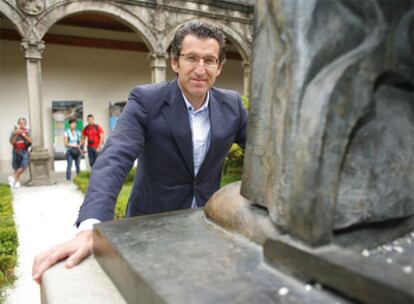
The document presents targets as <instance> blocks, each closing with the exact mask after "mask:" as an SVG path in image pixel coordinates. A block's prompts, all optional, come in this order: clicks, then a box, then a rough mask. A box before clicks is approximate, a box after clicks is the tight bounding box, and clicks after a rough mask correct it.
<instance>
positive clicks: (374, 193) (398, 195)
mask: <svg viewBox="0 0 414 304" xmlns="http://www.w3.org/2000/svg"><path fill="white" fill-rule="evenodd" d="M412 97H413V96H412V94H410V93H408V92H405V91H403V90H398V89H396V88H393V87H381V89H379V90H378V91H377V92H376V94H375V117H372V116H371V117H369V118H367V121H366V122H365V123H363V125H362V126H361V127H360V128H359V129H358V132H356V134H355V136H354V137H353V138H352V140H351V142H350V143H349V147H348V153H347V155H346V157H345V162H344V165H343V170H342V172H341V177H340V180H341V182H340V187H339V191H338V198H337V204H336V208H335V220H334V223H335V227H334V228H343V227H349V226H351V225H353V224H357V223H367V222H378V221H384V220H390V219H394V218H400V217H405V216H407V215H410V214H414V101H413V99H412Z"/></svg>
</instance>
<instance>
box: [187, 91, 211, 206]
mask: <svg viewBox="0 0 414 304" xmlns="http://www.w3.org/2000/svg"><path fill="white" fill-rule="evenodd" d="M183 98H184V101H185V104H186V106H187V109H188V119H189V121H190V128H191V134H192V139H193V162H194V175H195V176H197V173H198V170H199V169H200V166H201V164H202V163H203V160H204V157H205V156H206V153H207V151H208V148H209V146H210V129H211V128H210V114H209V113H210V111H209V109H208V103H209V101H210V94H209V93H208V91H207V96H206V100H205V102H204V104H203V105H202V106H201V107H200V108H199V109H198V110H196V111H194V107H193V106H192V105H191V103H190V102H189V101H188V100H187V98H185V96H184V95H183ZM191 208H197V202H196V198H195V196H193V201H192V203H191Z"/></svg>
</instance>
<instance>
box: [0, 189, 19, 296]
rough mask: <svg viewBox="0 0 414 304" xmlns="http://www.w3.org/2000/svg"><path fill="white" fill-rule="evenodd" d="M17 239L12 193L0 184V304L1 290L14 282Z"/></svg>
mask: <svg viewBox="0 0 414 304" xmlns="http://www.w3.org/2000/svg"><path fill="white" fill-rule="evenodd" d="M17 246H18V238H17V231H16V226H15V223H14V219H13V205H12V193H11V191H10V188H9V186H8V185H5V184H0V303H2V301H3V300H4V299H3V298H2V296H1V295H2V294H3V290H4V288H5V287H6V286H9V285H11V284H12V283H13V282H14V280H15V276H14V268H15V266H16V263H17Z"/></svg>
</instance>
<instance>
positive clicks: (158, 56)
mask: <svg viewBox="0 0 414 304" xmlns="http://www.w3.org/2000/svg"><path fill="white" fill-rule="evenodd" d="M168 57H169V56H168V54H167V53H165V52H153V53H149V55H148V58H149V59H150V60H151V68H166V67H167V59H168Z"/></svg>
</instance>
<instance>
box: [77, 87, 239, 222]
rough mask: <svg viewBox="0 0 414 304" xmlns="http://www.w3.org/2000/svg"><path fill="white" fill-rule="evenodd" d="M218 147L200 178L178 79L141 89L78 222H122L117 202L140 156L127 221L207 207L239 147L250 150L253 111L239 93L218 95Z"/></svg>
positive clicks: (214, 106)
mask: <svg viewBox="0 0 414 304" xmlns="http://www.w3.org/2000/svg"><path fill="white" fill-rule="evenodd" d="M209 92H210V102H209V113H210V125H211V141H210V146H209V150H208V151H207V153H206V156H205V158H204V161H203V163H202V165H201V167H200V169H199V171H198V174H197V176H194V165H193V147H192V139H191V128H190V122H189V118H188V113H187V108H186V105H185V102H184V99H183V97H182V93H181V91H180V89H179V87H178V84H177V80H175V81H172V82H162V83H158V84H150V85H143V86H137V87H135V88H134V89H133V90H132V91H131V93H130V95H129V98H128V102H127V104H126V106H125V108H124V110H123V112H122V115H121V117H120V118H119V119H118V121H117V124H116V127H115V129H114V130H113V132H112V134H111V136H110V138H109V139H108V141H107V143H106V144H105V147H104V149H103V150H102V152H101V155H100V156H99V157H98V158H97V161H96V163H95V165H94V167H93V170H92V175H91V178H90V183H89V187H88V190H87V193H86V196H85V201H84V202H83V205H82V207H81V209H80V212H79V217H78V219H77V221H76V224H79V223H80V222H81V221H83V220H85V219H87V218H96V219H99V220H101V221H107V220H111V219H113V217H114V207H115V203H116V198H117V196H118V193H119V191H120V189H121V187H122V184H123V182H124V180H125V177H126V175H127V174H128V172H129V171H130V169H131V167H132V165H133V163H134V161H135V160H136V159H137V158H138V159H139V162H138V169H137V174H136V176H135V179H134V186H133V189H132V192H131V195H130V198H129V202H128V207H127V212H126V216H127V217H131V216H136V215H143V214H152V213H160V212H166V211H172V210H179V209H184V208H190V207H191V202H192V198H193V195H195V197H196V201H197V205H198V206H199V207H202V206H204V205H205V203H206V202H207V200H208V199H209V198H210V196H211V195H212V194H213V193H214V192H215V191H216V190H218V188H219V185H220V179H221V169H222V166H223V162H224V158H225V156H226V154H227V152H228V150H229V148H230V147H231V145H232V144H233V143H237V144H239V145H240V146H242V147H243V148H244V145H245V140H246V123H247V112H246V110H245V109H244V107H243V105H242V103H241V98H240V95H239V94H238V93H237V92H234V91H229V90H222V89H217V88H212V89H210V91H209Z"/></svg>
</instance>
